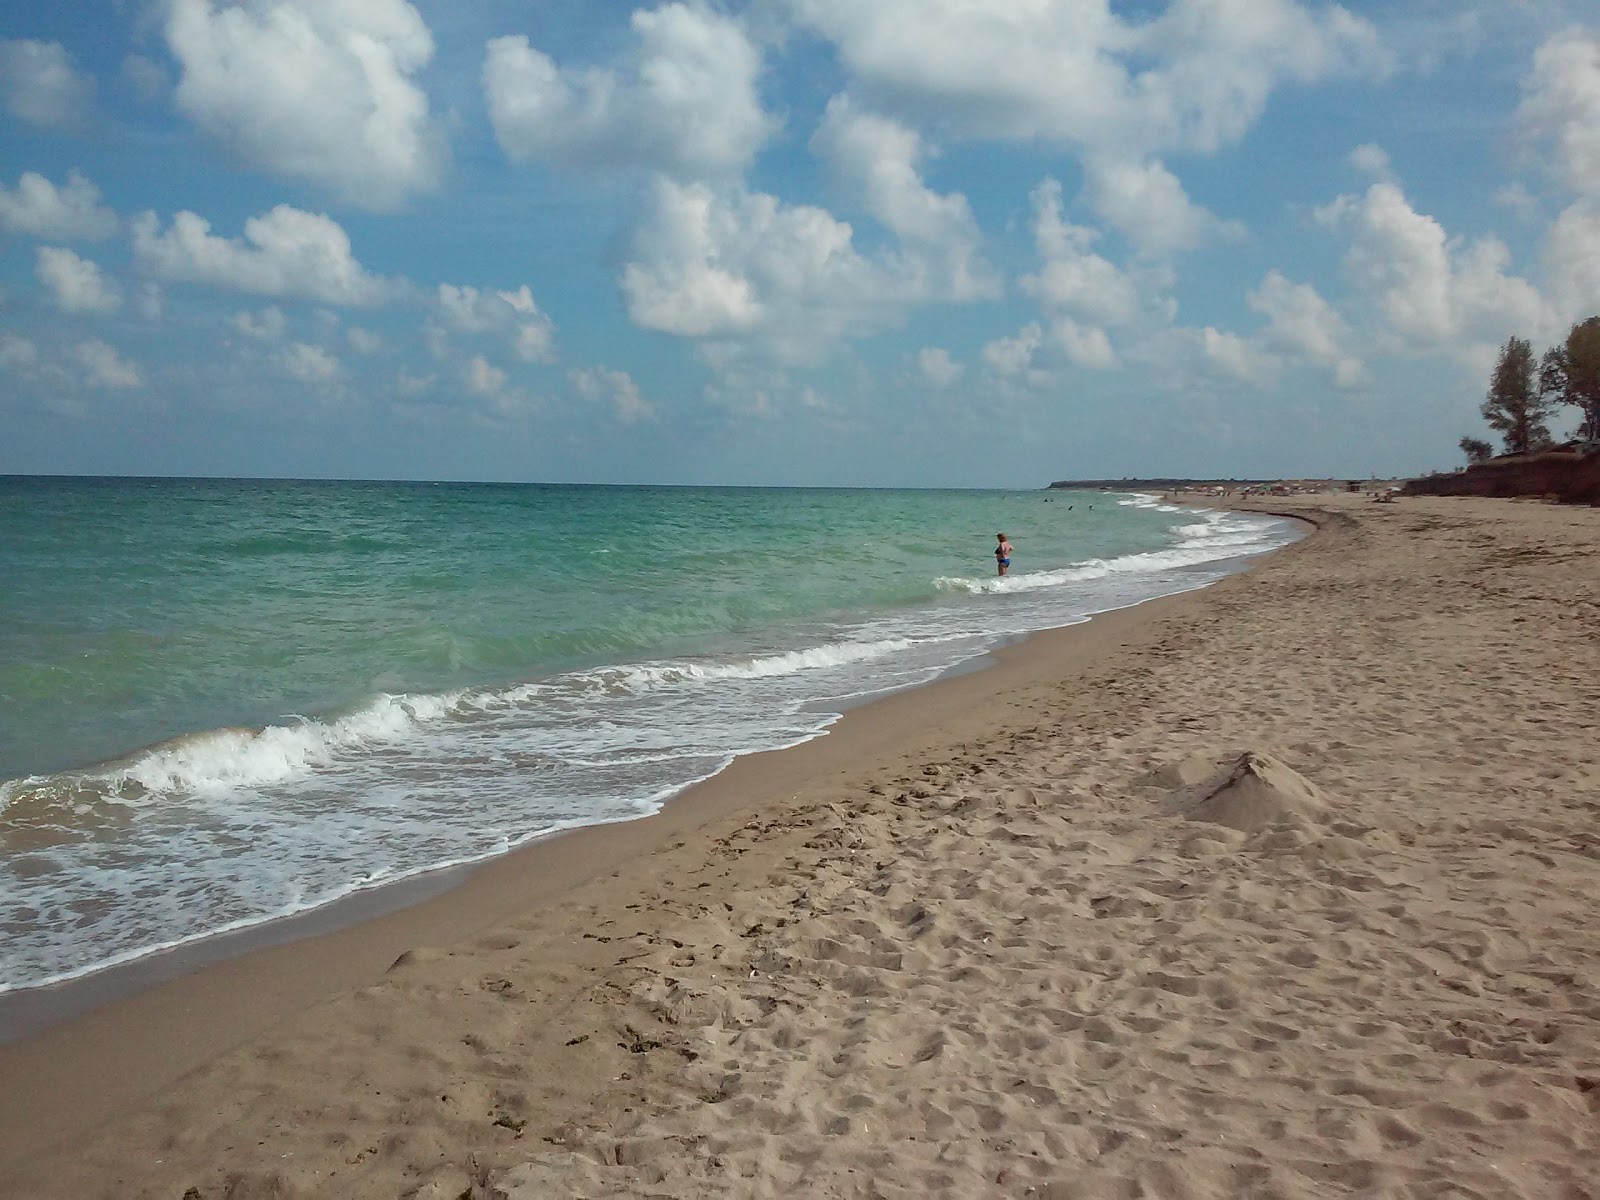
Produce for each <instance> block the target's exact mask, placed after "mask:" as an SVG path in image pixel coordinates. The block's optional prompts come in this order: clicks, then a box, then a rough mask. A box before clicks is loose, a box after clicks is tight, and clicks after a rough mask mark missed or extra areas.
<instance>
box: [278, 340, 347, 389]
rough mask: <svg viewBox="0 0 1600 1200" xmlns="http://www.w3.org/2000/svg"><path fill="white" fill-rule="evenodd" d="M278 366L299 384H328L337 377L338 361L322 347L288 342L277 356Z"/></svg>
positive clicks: (306, 343)
mask: <svg viewBox="0 0 1600 1200" xmlns="http://www.w3.org/2000/svg"><path fill="white" fill-rule="evenodd" d="M277 362H278V366H279V367H280V368H281V369H282V370H283V373H284V374H285V375H287V376H289V378H291V379H298V380H299V381H300V382H301V383H328V382H329V381H331V380H333V379H337V378H338V376H339V371H340V366H339V360H338V359H337V358H335V357H334V356H333V355H332V354H330V353H329V352H328V350H327V349H326V348H324V347H322V346H314V345H311V344H310V343H309V342H290V343H289V344H288V345H287V346H285V347H284V348H283V350H282V351H281V352H279V354H278V359H277Z"/></svg>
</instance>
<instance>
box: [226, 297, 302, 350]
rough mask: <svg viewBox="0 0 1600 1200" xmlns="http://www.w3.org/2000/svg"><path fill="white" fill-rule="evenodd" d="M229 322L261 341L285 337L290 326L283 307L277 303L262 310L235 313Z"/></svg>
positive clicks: (247, 335) (243, 332)
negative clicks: (285, 331) (285, 332)
mask: <svg viewBox="0 0 1600 1200" xmlns="http://www.w3.org/2000/svg"><path fill="white" fill-rule="evenodd" d="M228 324H230V325H232V326H233V327H234V328H235V329H237V330H238V331H239V332H240V333H242V334H244V335H245V336H246V337H250V338H255V339H256V340H257V341H261V342H275V341H277V340H278V339H279V338H281V337H283V334H284V330H286V329H287V328H288V326H289V320H288V318H287V317H285V316H284V315H283V309H281V308H279V307H278V306H277V305H276V304H269V305H268V306H267V307H266V308H263V309H262V310H261V311H260V312H255V313H248V312H237V313H234V314H233V316H232V317H230V318H228Z"/></svg>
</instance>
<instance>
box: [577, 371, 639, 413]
mask: <svg viewBox="0 0 1600 1200" xmlns="http://www.w3.org/2000/svg"><path fill="white" fill-rule="evenodd" d="M568 378H570V379H571V380H572V386H573V387H575V388H576V389H577V390H578V394H579V395H580V396H582V397H584V398H585V399H587V400H606V401H608V402H609V403H610V405H611V415H612V416H613V417H615V418H616V420H617V421H618V422H619V423H620V424H623V425H634V424H637V423H638V422H640V421H653V420H655V416H656V410H655V406H654V405H652V404H651V403H650V402H649V401H648V400H646V399H645V398H644V396H643V395H642V394H641V393H640V391H639V385H638V384H637V383H635V382H634V381H633V377H632V376H631V375H629V374H628V373H627V372H626V371H614V370H612V369H611V368H610V367H593V368H589V369H585V370H576V371H572V372H569V374H568Z"/></svg>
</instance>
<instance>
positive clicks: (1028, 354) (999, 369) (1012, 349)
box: [983, 321, 1044, 379]
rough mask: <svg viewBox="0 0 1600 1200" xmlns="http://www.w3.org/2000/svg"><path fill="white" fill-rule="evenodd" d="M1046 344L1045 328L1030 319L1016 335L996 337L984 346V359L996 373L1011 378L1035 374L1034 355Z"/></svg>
mask: <svg viewBox="0 0 1600 1200" xmlns="http://www.w3.org/2000/svg"><path fill="white" fill-rule="evenodd" d="M1043 344H1044V330H1043V329H1042V328H1040V326H1039V323H1038V322H1037V321H1030V322H1028V324H1026V325H1024V326H1023V327H1022V328H1021V329H1019V330H1018V331H1017V334H1016V336H1015V337H1002V338H996V339H994V341H992V342H989V343H987V344H986V345H985V346H984V348H983V361H984V362H985V363H986V364H988V367H989V369H990V370H991V371H993V372H994V373H995V374H996V375H999V376H1001V377H1003V378H1007V379H1011V378H1018V377H1028V376H1030V375H1033V374H1034V366H1033V356H1034V355H1035V354H1037V353H1038V352H1039V347H1040V346H1041V345H1043Z"/></svg>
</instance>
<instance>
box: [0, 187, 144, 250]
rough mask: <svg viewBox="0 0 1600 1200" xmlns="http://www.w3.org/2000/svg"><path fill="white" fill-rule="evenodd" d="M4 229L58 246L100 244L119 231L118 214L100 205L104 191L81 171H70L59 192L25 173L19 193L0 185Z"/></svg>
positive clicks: (1, 224)
mask: <svg viewBox="0 0 1600 1200" xmlns="http://www.w3.org/2000/svg"><path fill="white" fill-rule="evenodd" d="M0 229H4V230H5V231H6V232H8V233H22V234H27V235H28V236H29V237H36V238H47V239H49V240H51V241H58V242H66V241H73V240H75V239H83V240H85V241H98V240H99V239H101V238H108V237H110V236H111V235H112V234H113V233H115V232H116V231H117V214H116V213H114V212H112V211H111V210H110V209H109V208H107V207H105V205H103V204H101V203H100V189H99V188H97V187H95V185H94V184H92V183H90V182H89V180H88V179H86V178H85V177H84V176H83V175H82V174H81V173H80V172H78V171H69V172H68V173H67V182H66V184H65V186H63V187H59V188H58V187H57V186H56V185H55V184H53V183H51V182H50V181H49V180H48V179H46V178H45V177H44V176H43V175H39V174H36V173H35V172H33V171H24V172H23V173H22V178H21V179H20V180H18V181H17V186H16V190H15V191H13V190H11V189H9V188H7V187H6V186H5V185H4V184H0Z"/></svg>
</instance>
